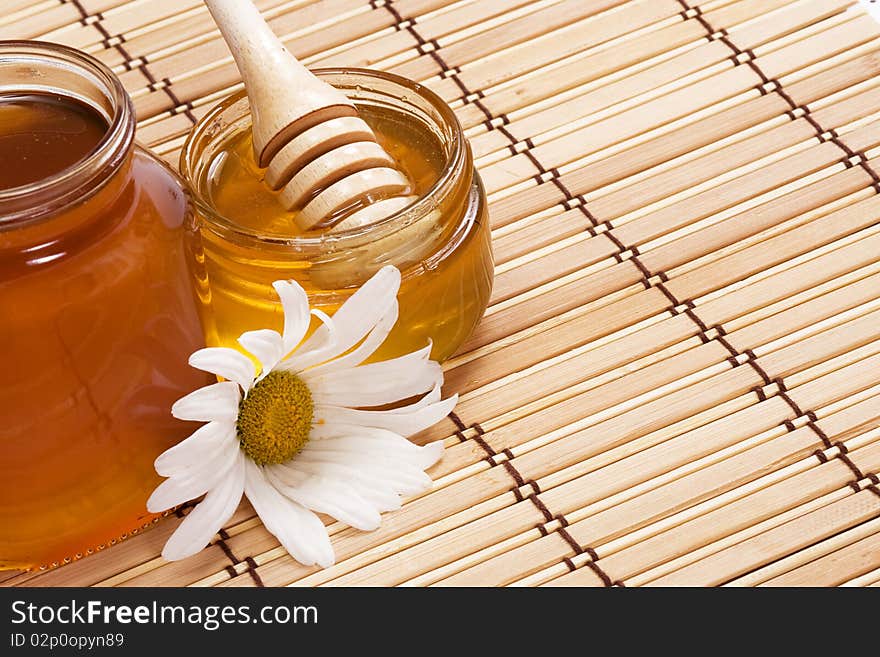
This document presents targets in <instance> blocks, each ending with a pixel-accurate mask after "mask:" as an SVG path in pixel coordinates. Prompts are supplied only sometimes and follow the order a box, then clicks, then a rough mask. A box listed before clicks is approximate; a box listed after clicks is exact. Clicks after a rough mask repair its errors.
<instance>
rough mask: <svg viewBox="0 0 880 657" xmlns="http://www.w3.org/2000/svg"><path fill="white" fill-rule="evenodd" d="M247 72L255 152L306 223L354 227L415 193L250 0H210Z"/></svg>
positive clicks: (348, 105)
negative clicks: (285, 45)
mask: <svg viewBox="0 0 880 657" xmlns="http://www.w3.org/2000/svg"><path fill="white" fill-rule="evenodd" d="M205 4H206V5H207V6H208V10H209V11H210V12H211V15H212V16H213V17H214V21H215V22H216V23H217V26H218V27H219V28H220V33H221V34H222V35H223V38H224V39H225V40H226V43H227V44H228V45H229V49H230V50H231V51H232V56H233V58H234V59H235V63H236V65H237V66H238V70H239V72H240V73H241V77H242V80H243V81H244V86H245V90H246V92H247V95H248V99H249V101H250V106H251V116H252V119H253V142H254V159H255V160H256V162H257V165H258V166H260V167H262V168H266V175H265V181H266V184H267V185H269V187H271V188H272V189H273V190H279V189H280V190H281V194H280V195H279V200H280V202H281V203H282V205H283V206H284V207H285V208H286V209H287V210H289V211H296V215H295V221H296V223H297V225H298V226H299V227H300V228H301V229H302V230H313V229H332V230H335V231H338V230H345V229H348V228H354V227H357V226H362V225H366V224H369V223H373V222H374V221H378V220H379V219H382V218H384V217H386V216H388V215H390V214H392V213H394V212H397V211H399V210H402V209H403V208H404V207H406V206H407V205H409V204H410V203H411V202H412V201H413V200H414V196H412V185H411V184H410V180H409V178H408V177H407V176H406V175H405V174H404V173H402V172H401V171H400V170H399V169H398V168H397V164H396V162H395V161H394V159H393V158H392V157H391V156H390V155H388V153H387V152H386V151H385V149H383V148H382V147H381V146H380V145H379V143H378V142H377V141H376V135H375V134H374V133H373V131H372V129H371V128H370V126H368V125H367V124H366V122H365V121H364V120H363V119H361V118H360V117H359V116H358V112H357V109H356V108H355V106H354V104H353V103H352V102H351V101H350V100H349V99H348V98H347V97H346V96H345V95H344V94H343V93H342V92H340V91H339V90H338V89H336V88H335V87H333V86H331V85H329V84H327V83H326V82H324V81H322V80H319V79H318V78H317V77H316V76H315V75H314V74H312V73H311V71H309V70H308V69H307V68H306V67H305V66H303V65H302V64H301V63H300V62H299V61H298V60H297V59H296V57H294V56H293V55H292V54H291V53H290V52H289V51H288V50H287V48H285V47H284V44H282V43H281V41H280V40H279V39H278V37H277V36H275V34H274V32H272V30H271V28H270V27H269V26H268V25H267V24H266V22H265V20H263V17H262V16H261V15H260V12H259V10H258V9H257V8H256V7H255V6H254V5H253V3H252V2H250V0H205Z"/></svg>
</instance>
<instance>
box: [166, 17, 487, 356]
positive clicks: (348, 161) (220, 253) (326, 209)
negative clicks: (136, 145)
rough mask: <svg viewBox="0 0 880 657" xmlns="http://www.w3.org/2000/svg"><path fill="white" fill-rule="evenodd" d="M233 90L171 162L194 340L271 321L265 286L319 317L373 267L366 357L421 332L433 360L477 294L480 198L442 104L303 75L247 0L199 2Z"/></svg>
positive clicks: (474, 313)
mask: <svg viewBox="0 0 880 657" xmlns="http://www.w3.org/2000/svg"><path fill="white" fill-rule="evenodd" d="M206 4H207V5H208V8H209V9H210V11H211V13H212V15H213V16H214V19H215V21H216V22H217V24H218V26H219V27H220V30H221V33H222V34H223V36H224V38H225V40H226V42H227V43H228V44H229V46H230V49H231V51H232V54H233V57H234V58H235V61H236V64H237V65H238V68H239V70H240V72H241V74H242V78H243V81H244V87H245V89H244V91H241V92H239V93H237V94H234V95H232V96H230V97H228V98H226V99H225V100H223V101H222V102H221V103H220V104H218V105H217V106H216V107H214V108H213V109H211V110H210V111H209V112H208V114H207V115H206V116H205V117H204V118H203V119H202V120H201V121H200V122H199V123H198V125H196V127H195V128H194V129H193V131H192V133H191V134H190V136H189V138H188V140H187V142H186V144H185V146H184V149H183V152H182V154H181V160H180V170H181V173H182V174H183V175H184V177H185V178H186V179H187V181H188V182H189V184H190V187H191V189H192V191H193V196H194V198H195V202H196V207H197V212H196V214H195V216H194V219H193V223H192V226H191V230H190V231H189V234H188V240H187V244H188V249H189V252H190V261H191V264H192V270H193V277H194V280H195V284H196V286H197V289H198V293H199V299H200V312H201V318H202V322H203V326H204V329H205V334H206V339H207V342H208V344H210V345H216V346H230V347H232V346H235V345H236V339H237V337H238V336H239V335H240V334H241V333H242V332H244V331H247V330H251V329H253V328H254V327H270V328H279V327H280V326H281V318H282V315H281V308H280V305H279V304H277V302H274V301H272V299H274V298H275V296H274V295H273V294H272V288H271V284H272V282H273V281H275V280H278V279H280V278H287V279H293V280H295V281H297V282H298V283H300V284H301V285H302V286H303V287H304V288H305V289H306V291H307V292H308V294H309V297H310V301H311V303H312V305H314V306H317V307H320V308H322V309H323V310H325V311H327V312H329V313H332V312H333V311H334V310H335V309H336V308H337V307H338V306H339V305H341V304H342V303H343V302H344V301H345V299H346V298H348V296H350V294H351V293H353V291H354V290H355V289H357V287H358V286H359V285H360V284H362V283H363V282H364V281H365V280H367V279H368V278H369V277H370V276H371V275H372V274H373V273H374V272H375V271H377V270H378V269H379V268H381V267H382V266H383V265H387V264H392V265H395V266H397V267H398V269H400V270H401V273H402V275H403V282H402V285H401V290H400V294H399V297H398V299H399V303H400V317H399V320H398V322H397V325H396V326H395V328H394V329H393V331H392V333H391V335H390V336H389V338H388V339H387V340H386V342H385V344H384V345H383V347H382V349H380V351H379V352H377V353H376V354H375V356H374V358H375V359H377V360H381V359H385V358H390V357H394V356H397V355H400V354H402V353H406V352H409V351H413V350H415V349H419V348H421V347H424V346H425V345H426V344H427V343H428V341H429V340H431V341H432V343H433V351H432V357H433V358H434V359H437V360H444V359H446V358H448V357H449V356H450V355H452V354H453V353H454V352H455V350H456V349H457V348H458V347H459V346H460V345H461V344H462V343H463V341H464V340H465V339H466V338H467V337H468V335H469V334H470V333H471V331H472V330H473V328H474V327H475V325H476V323H477V321H478V320H479V319H480V317H481V316H482V314H483V312H484V311H485V309H486V306H487V304H488V300H489V295H490V293H491V287H492V278H493V265H492V252H491V244H490V235H489V225H488V216H487V212H486V198H485V193H484V191H483V188H482V184H481V182H480V179H479V175H478V174H477V172H476V170H475V169H474V165H473V157H472V155H471V151H470V147H469V145H468V143H467V141H466V139H465V137H464V135H463V133H462V130H461V126H460V125H459V123H458V121H457V119H456V117H455V115H454V113H453V112H452V110H451V109H450V108H449V106H448V105H446V103H444V102H443V101H442V100H441V99H440V98H439V97H438V96H436V95H435V94H434V93H432V92H431V91H430V90H428V89H427V88H425V87H424V86H422V85H420V84H418V83H415V82H413V81H410V80H407V79H405V78H401V77H399V76H396V75H392V74H388V73H383V72H378V71H370V70H363V69H322V70H316V71H312V72H310V71H309V70H308V69H306V68H305V67H304V66H303V65H302V64H301V63H300V62H298V61H297V60H296V58H295V57H294V56H293V55H292V54H291V53H290V52H289V51H288V50H287V49H286V48H285V47H284V45H283V44H282V43H281V41H280V40H279V39H278V38H277V37H276V36H275V35H274V33H273V32H272V31H271V29H270V28H269V27H268V25H267V24H266V23H265V22H264V20H263V18H262V17H261V15H260V14H259V12H258V10H257V9H256V8H255V7H254V6H253V5H252V4H251V3H250V2H239V1H231V0H206Z"/></svg>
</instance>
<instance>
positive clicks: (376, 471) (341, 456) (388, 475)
mask: <svg viewBox="0 0 880 657" xmlns="http://www.w3.org/2000/svg"><path fill="white" fill-rule="evenodd" d="M295 460H296V463H297V464H301V463H313V464H318V463H321V464H323V463H344V464H346V465H351V466H352V467H355V468H357V469H358V470H360V471H361V472H363V473H364V474H365V475H367V476H369V477H373V478H376V479H380V480H381V481H383V482H385V483H386V484H387V485H388V486H390V487H391V488H392V489H393V490H394V492H395V493H399V494H400V495H415V494H416V493H421V492H423V491H425V490H427V489H428V488H430V487H431V478H430V477H429V476H428V475H426V474H425V473H424V472H422V470H421V469H420V468H418V467H415V466H413V465H410V464H408V463H405V462H403V461H401V460H399V459H397V460H394V459H389V458H386V457H383V456H382V455H380V454H365V453H364V452H363V451H361V450H358V449H323V450H318V449H314V450H305V449H304V450H303V451H302V452H300V453H299V454H297V456H296V459H295Z"/></svg>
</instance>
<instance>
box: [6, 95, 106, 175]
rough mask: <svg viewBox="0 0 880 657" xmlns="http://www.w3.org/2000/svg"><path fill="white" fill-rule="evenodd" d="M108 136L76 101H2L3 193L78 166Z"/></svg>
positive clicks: (24, 98) (54, 98) (22, 97)
mask: <svg viewBox="0 0 880 657" xmlns="http://www.w3.org/2000/svg"><path fill="white" fill-rule="evenodd" d="M106 131H107V123H106V122H105V120H104V118H103V117H102V116H101V115H100V114H98V112H96V111H95V110H94V109H92V108H90V107H88V106H87V105H85V104H83V103H79V102H76V101H74V100H73V99H71V98H61V97H59V96H55V95H50V94H21V95H12V94H4V95H0V163H2V166H0V189H9V188H10V187H18V186H20V185H27V184H29V183H34V182H37V181H40V180H44V179H45V178H48V177H49V176H52V175H54V174H56V173H59V172H61V171H63V170H64V169H66V168H68V167H69V166H71V165H73V164H76V163H77V162H79V161H80V160H82V159H84V158H85V157H86V156H88V155H89V154H90V153H91V152H92V151H94V150H95V147H96V146H97V145H98V143H99V142H100V141H101V138H102V137H103V136H104V133H105V132H106Z"/></svg>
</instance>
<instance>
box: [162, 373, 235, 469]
mask: <svg viewBox="0 0 880 657" xmlns="http://www.w3.org/2000/svg"><path fill="white" fill-rule="evenodd" d="M232 385H235V384H232ZM236 388H238V386H236ZM236 442H237V441H236V440H235V423H234V422H229V421H226V422H209V423H208V424H204V425H202V426H201V427H199V428H198V429H196V430H195V431H194V432H193V433H192V434H191V435H190V436H189V437H188V438H186V439H185V440H183V441H181V442H179V443H177V444H176V445H174V447H170V448H168V449H167V450H165V451H164V452H162V454H160V455H159V457H158V458H157V459H156V462H155V464H154V465H155V467H156V472H158V473H159V474H160V475H161V476H163V477H171V476H174V475H176V474H182V473H183V472H185V471H186V470H187V469H188V468H191V467H192V466H193V465H195V464H199V463H204V462H205V461H206V460H208V459H209V458H211V457H212V456H213V455H214V454H216V453H217V451H218V450H219V449H220V448H221V447H222V446H223V445H224V444H226V443H233V444H234V443H236Z"/></svg>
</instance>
